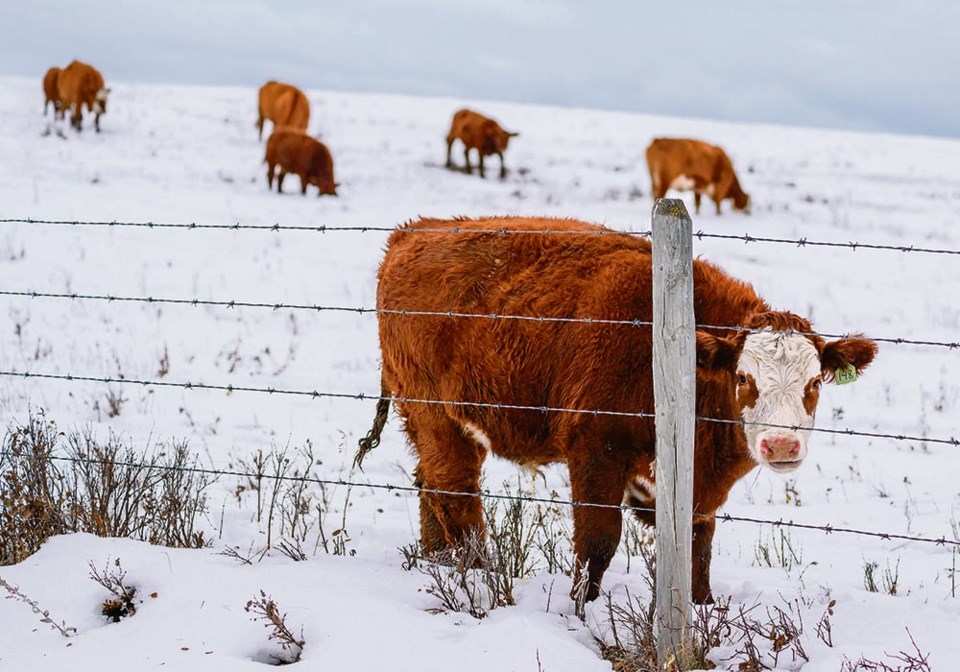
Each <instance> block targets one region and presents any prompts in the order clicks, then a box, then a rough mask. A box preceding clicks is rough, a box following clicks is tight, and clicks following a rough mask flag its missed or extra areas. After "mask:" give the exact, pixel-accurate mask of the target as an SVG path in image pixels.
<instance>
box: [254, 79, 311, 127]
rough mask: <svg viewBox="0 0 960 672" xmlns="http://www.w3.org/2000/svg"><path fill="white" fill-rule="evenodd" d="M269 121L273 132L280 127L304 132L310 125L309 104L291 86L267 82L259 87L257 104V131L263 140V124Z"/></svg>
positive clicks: (301, 93) (302, 95)
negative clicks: (271, 123)
mask: <svg viewBox="0 0 960 672" xmlns="http://www.w3.org/2000/svg"><path fill="white" fill-rule="evenodd" d="M266 119H269V120H270V121H272V122H273V127H274V130H276V129H277V128H278V127H280V126H286V127H289V128H293V129H297V130H300V131H301V132H304V133H305V132H306V130H307V124H309V123H310V102H309V101H308V100H307V96H306V95H305V94H304V93H303V91H301V90H300V89H298V88H297V87H295V86H293V85H291V84H284V83H283V82H273V81H271V82H267V83H266V84H264V85H263V86H261V87H260V93H259V96H258V102H257V129H258V131H259V134H260V135H259V138H260V139H261V140H263V122H264V120H266Z"/></svg>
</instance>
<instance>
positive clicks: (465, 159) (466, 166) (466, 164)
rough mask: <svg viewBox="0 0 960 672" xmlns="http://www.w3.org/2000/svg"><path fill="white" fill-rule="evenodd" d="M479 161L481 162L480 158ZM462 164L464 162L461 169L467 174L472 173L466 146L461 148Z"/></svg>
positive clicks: (468, 151) (468, 149)
mask: <svg viewBox="0 0 960 672" xmlns="http://www.w3.org/2000/svg"><path fill="white" fill-rule="evenodd" d="M481 160H483V158H482V157H481ZM463 162H464V168H463V169H464V170H465V171H467V172H468V173H472V172H473V168H472V167H471V166H470V148H469V147H467V146H466V145H464V146H463Z"/></svg>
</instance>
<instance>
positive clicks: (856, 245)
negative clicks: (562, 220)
mask: <svg viewBox="0 0 960 672" xmlns="http://www.w3.org/2000/svg"><path fill="white" fill-rule="evenodd" d="M0 223H4V224H47V225H63V226H90V227H136V228H148V229H188V230H196V229H215V230H233V231H238V230H259V231H316V232H320V233H326V232H337V231H342V232H357V233H369V232H382V233H390V232H393V231H396V230H398V227H396V226H327V225H319V226H301V225H283V224H279V223H278V224H240V223H239V222H236V223H234V224H197V223H196V222H190V223H172V222H123V221H118V220H110V221H106V220H104V221H82V220H63V219H35V218H31V217H24V218H17V217H10V218H4V219H0ZM405 230H406V231H408V232H410V233H454V234H500V235H508V234H541V235H588V236H603V235H629V236H641V237H645V238H647V237H650V236H651V232H650V231H649V230H647V231H619V230H612V229H599V230H595V231H583V230H574V231H570V230H555V229H508V228H506V227H500V228H491V229H470V228H463V227H450V228H446V227H444V228H440V227H437V228H431V227H418V228H410V229H405ZM693 236H694V237H695V238H697V239H698V240H704V239H709V238H713V239H718V240H738V241H743V242H744V243H746V244H749V243H777V244H785V245H791V246H794V247H800V248H804V247H833V248H845V249H850V250H852V251H856V250H859V249H864V250H887V251H893V252H916V253H918V254H940V255H952V256H960V250H956V249H946V248H933V247H920V246H917V245H885V244H881V243H861V242H859V241H847V242H842V241H822V240H810V239H809V238H806V237H801V238H774V237H770V236H754V235H751V234H749V233H747V234H742V235H737V234H727V233H710V232H707V231H703V230H702V229H701V230H698V231H697V232H696V233H694V234H693Z"/></svg>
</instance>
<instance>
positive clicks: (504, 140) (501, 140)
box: [483, 119, 520, 154]
mask: <svg viewBox="0 0 960 672" xmlns="http://www.w3.org/2000/svg"><path fill="white" fill-rule="evenodd" d="M518 135H520V134H519V133H511V132H510V131H505V130H503V129H502V128H500V124H498V123H497V122H495V121H493V120H492V119H488V120H487V122H486V123H485V124H484V129H483V136H484V137H483V139H484V145H486V146H485V147H484V150H485V152H486V153H488V154H503V153H504V152H505V151H506V150H507V144H509V142H510V138H515V137H517V136H518Z"/></svg>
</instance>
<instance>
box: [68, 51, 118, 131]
mask: <svg viewBox="0 0 960 672" xmlns="http://www.w3.org/2000/svg"><path fill="white" fill-rule="evenodd" d="M57 91H58V93H59V96H60V104H61V105H62V106H63V111H64V112H66V111H67V110H70V124H71V125H72V126H73V127H74V128H75V129H77V130H78V131H79V130H81V125H82V123H83V112H82V108H83V107H84V106H86V108H87V111H88V112H92V113H93V115H94V117H93V125H94V127H95V128H96V129H97V133H99V132H100V115H101V114H104V113H106V111H107V96H108V95H109V93H110V89H108V88H106V87H105V86H104V85H103V75H101V74H100V72H99V71H98V70H97V69H96V68H94V67H93V66H90V65H87V64H86V63H81V62H80V61H73V62H72V63H70V65H68V66H67V67H66V68H64V69H63V71H62V72H61V73H60V76H59V78H58V79H57Z"/></svg>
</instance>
